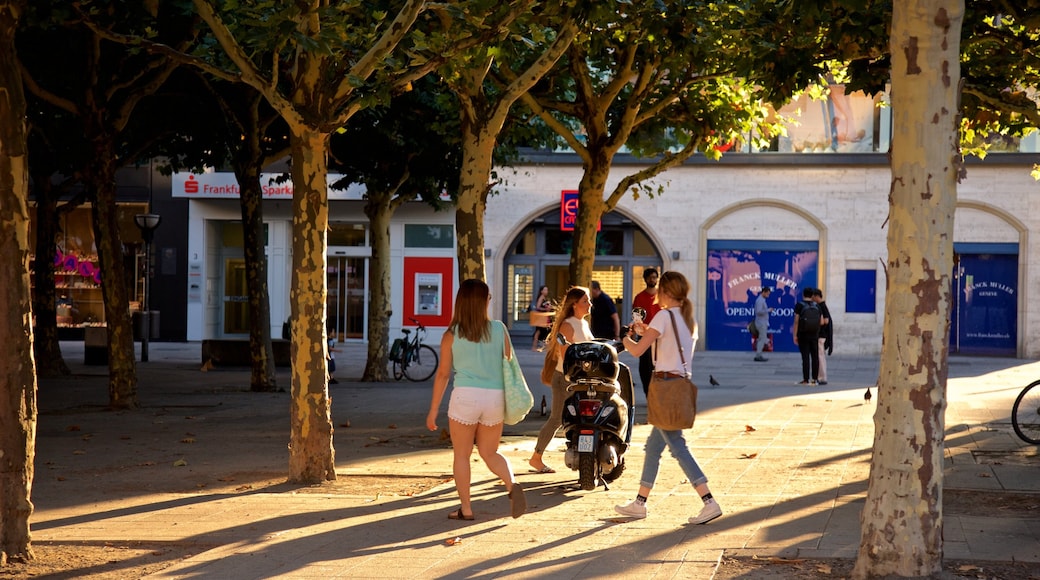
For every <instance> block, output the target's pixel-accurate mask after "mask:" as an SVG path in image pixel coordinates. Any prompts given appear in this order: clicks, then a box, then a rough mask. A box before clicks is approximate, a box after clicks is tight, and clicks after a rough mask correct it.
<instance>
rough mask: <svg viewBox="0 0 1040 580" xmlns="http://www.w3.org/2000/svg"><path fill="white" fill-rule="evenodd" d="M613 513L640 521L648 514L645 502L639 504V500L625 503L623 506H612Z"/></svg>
mask: <svg viewBox="0 0 1040 580" xmlns="http://www.w3.org/2000/svg"><path fill="white" fill-rule="evenodd" d="M614 511H616V512H617V513H619V514H621V515H623V516H628V517H630V518H637V519H641V518H645V517H646V514H647V512H649V511H650V510H649V509H647V507H646V502H640V501H639V500H637V499H634V500H632V501H630V502H629V503H626V504H625V505H616V506H614Z"/></svg>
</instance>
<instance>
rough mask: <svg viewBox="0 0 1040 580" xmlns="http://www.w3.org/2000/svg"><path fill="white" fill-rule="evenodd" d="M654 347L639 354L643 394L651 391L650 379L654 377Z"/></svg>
mask: <svg viewBox="0 0 1040 580" xmlns="http://www.w3.org/2000/svg"><path fill="white" fill-rule="evenodd" d="M651 351H653V349H652V348H648V349H646V352H644V353H643V354H641V355H639V381H640V382H642V383H643V394H644V395H647V394H649V393H650V381H651V380H652V379H653V378H654V353H653V352H651Z"/></svg>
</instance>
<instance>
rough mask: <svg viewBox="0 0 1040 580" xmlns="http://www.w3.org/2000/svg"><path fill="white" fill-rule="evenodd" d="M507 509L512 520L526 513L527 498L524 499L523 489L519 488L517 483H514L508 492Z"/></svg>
mask: <svg viewBox="0 0 1040 580" xmlns="http://www.w3.org/2000/svg"><path fill="white" fill-rule="evenodd" d="M509 507H510V509H511V510H512V513H513V517H514V518H518V517H520V516H522V515H524V512H526V511H527V498H525V497H524V488H522V487H520V484H519V483H514V484H513V489H512V491H510V492H509Z"/></svg>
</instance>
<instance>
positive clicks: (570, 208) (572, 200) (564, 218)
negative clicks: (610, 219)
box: [560, 189, 603, 232]
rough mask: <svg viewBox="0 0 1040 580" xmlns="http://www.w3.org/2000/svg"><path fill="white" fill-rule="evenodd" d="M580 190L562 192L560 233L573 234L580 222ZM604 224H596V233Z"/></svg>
mask: <svg viewBox="0 0 1040 580" xmlns="http://www.w3.org/2000/svg"><path fill="white" fill-rule="evenodd" d="M578 197H579V196H578V190H576V189H565V190H563V191H561V192H560V231H564V232H573V231H574V224H575V223H577V222H578ZM602 226H603V222H596V231H597V232H598V231H600V229H601V228H602Z"/></svg>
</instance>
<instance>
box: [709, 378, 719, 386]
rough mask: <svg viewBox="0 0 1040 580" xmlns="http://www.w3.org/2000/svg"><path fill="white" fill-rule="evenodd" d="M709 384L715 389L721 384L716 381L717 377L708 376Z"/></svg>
mask: <svg viewBox="0 0 1040 580" xmlns="http://www.w3.org/2000/svg"><path fill="white" fill-rule="evenodd" d="M708 382H709V383H711V386H713V387H717V386H719V382H718V381H716V380H715V375H708Z"/></svg>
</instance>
